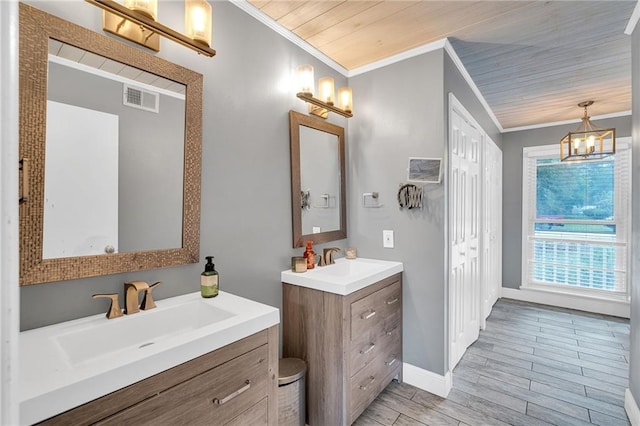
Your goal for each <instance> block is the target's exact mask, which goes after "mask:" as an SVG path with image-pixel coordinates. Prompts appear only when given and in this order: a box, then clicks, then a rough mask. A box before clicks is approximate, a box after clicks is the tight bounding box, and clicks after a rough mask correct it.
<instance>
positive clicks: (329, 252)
mask: <svg viewBox="0 0 640 426" xmlns="http://www.w3.org/2000/svg"><path fill="white" fill-rule="evenodd" d="M339 251H340V249H339V248H338V247H329V248H326V249H324V250H323V251H322V257H323V258H324V263H325V265H333V264H334V263H336V262H334V260H333V253H337V252H339Z"/></svg>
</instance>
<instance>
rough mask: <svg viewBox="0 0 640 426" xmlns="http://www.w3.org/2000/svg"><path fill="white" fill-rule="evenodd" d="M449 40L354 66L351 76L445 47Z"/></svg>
mask: <svg viewBox="0 0 640 426" xmlns="http://www.w3.org/2000/svg"><path fill="white" fill-rule="evenodd" d="M446 42H447V39H446V38H443V39H440V40H436V41H433V42H431V43H427V44H423V45H422V46H418V47H415V48H413V49H410V50H407V51H404V52H401V53H398V54H396V55H393V56H389V57H388V58H384V59H381V60H379V61H376V62H372V63H370V64H367V65H363V66H361V67H358V68H354V69H352V70H350V71H349V77H355V76H357V75H360V74H364V73H367V72H369V71H373V70H376V69H378V68H382V67H386V66H387V65H391V64H395V63H396V62H400V61H404V60H405V59H409V58H413V57H414V56H418V55H422V54H424V53H428V52H433V51H434V50H438V49H443V48H444V47H445V44H446Z"/></svg>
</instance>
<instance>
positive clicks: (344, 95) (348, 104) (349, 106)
mask: <svg viewBox="0 0 640 426" xmlns="http://www.w3.org/2000/svg"><path fill="white" fill-rule="evenodd" d="M338 108H340V109H342V110H344V111H346V112H353V94H352V92H351V88H350V87H341V88H340V89H338Z"/></svg>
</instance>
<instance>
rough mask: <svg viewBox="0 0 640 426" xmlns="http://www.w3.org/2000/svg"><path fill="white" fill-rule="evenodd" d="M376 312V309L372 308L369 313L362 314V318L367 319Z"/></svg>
mask: <svg viewBox="0 0 640 426" xmlns="http://www.w3.org/2000/svg"><path fill="white" fill-rule="evenodd" d="M375 314H376V311H374V310H373V309H372V310H371V312H369V313H368V314H362V315H361V316H360V318H362V319H365V320H367V319H369V318H371V317H372V316H374V315H375Z"/></svg>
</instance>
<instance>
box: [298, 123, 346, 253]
mask: <svg viewBox="0 0 640 426" xmlns="http://www.w3.org/2000/svg"><path fill="white" fill-rule="evenodd" d="M289 134H290V143H291V215H292V223H293V247H294V248H296V247H303V246H304V244H305V242H306V241H313V242H314V243H315V244H320V243H326V242H329V241H335V240H342V239H345V238H347V214H346V213H347V200H346V184H345V140H344V128H342V127H340V126H337V125H335V124H331V123H328V122H326V121H321V120H320V119H316V118H313V117H310V116H307V115H304V114H300V113H299V112H296V111H290V112H289Z"/></svg>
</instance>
